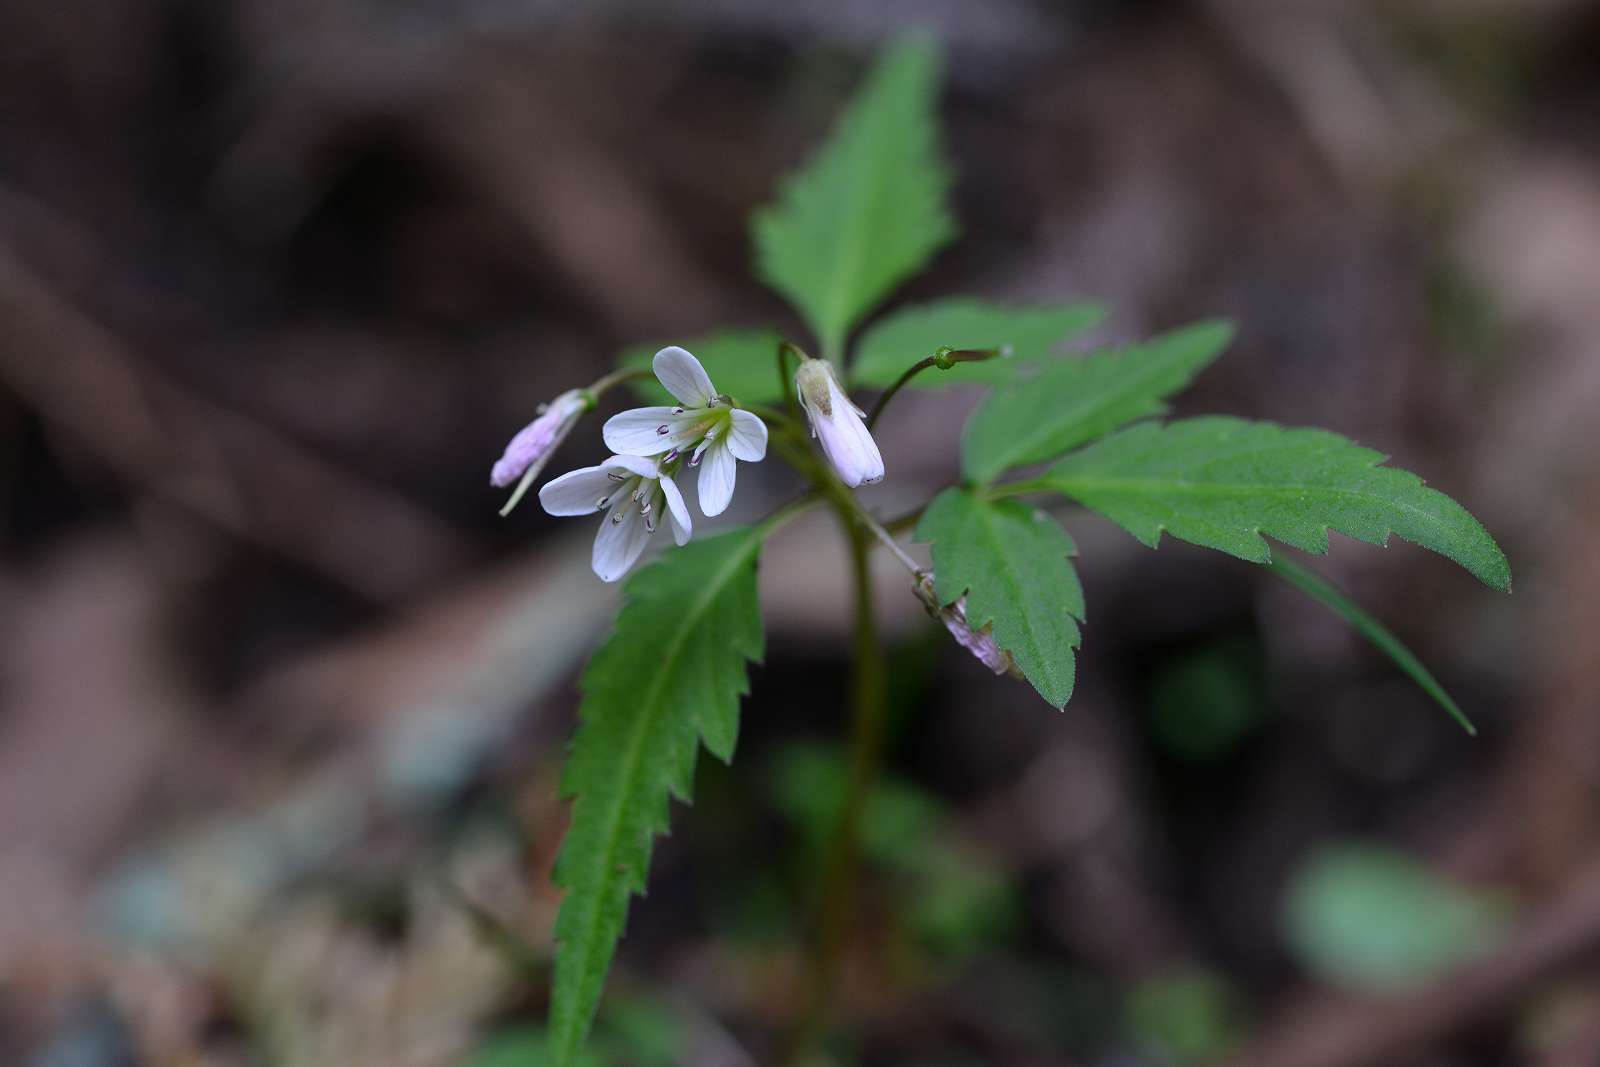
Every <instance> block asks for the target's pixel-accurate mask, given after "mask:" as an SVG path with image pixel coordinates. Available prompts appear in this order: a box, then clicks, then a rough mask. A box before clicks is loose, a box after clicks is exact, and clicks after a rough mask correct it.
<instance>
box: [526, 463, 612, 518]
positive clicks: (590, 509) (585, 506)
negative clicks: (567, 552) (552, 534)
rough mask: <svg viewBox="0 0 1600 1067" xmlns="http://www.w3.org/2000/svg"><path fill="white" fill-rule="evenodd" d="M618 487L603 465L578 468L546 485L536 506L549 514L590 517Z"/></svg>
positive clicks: (540, 491) (606, 467)
mask: <svg viewBox="0 0 1600 1067" xmlns="http://www.w3.org/2000/svg"><path fill="white" fill-rule="evenodd" d="M630 478H631V476H630ZM621 488H622V485H621V484H620V483H619V482H618V481H617V480H616V479H615V478H613V477H611V473H610V471H609V469H608V466H607V465H606V464H601V465H600V466H598V467H580V468H578V469H577V470H575V471H568V472H567V473H566V474H563V475H562V476H561V477H559V478H552V479H551V480H550V481H548V482H545V483H544V487H543V488H542V489H540V490H539V503H540V504H541V505H543V506H544V509H545V511H547V512H549V513H550V514H552V515H593V514H594V513H595V512H596V511H598V510H599V509H600V508H601V507H602V506H603V505H601V503H600V501H601V500H602V499H604V498H611V497H614V496H616V495H617V491H618V490H619V489H621Z"/></svg>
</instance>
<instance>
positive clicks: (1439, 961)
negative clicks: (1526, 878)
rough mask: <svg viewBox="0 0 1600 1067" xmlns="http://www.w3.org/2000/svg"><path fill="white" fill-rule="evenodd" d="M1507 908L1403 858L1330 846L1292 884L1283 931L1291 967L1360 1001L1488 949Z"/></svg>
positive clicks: (1377, 849)
mask: <svg viewBox="0 0 1600 1067" xmlns="http://www.w3.org/2000/svg"><path fill="white" fill-rule="evenodd" d="M1510 915H1511V907H1510V902H1509V900H1508V898H1506V897H1505V896H1503V895H1502V894H1498V893H1492V892H1485V891H1481V890H1474V889H1468V888H1466V887H1463V886H1460V885H1457V884H1456V883H1454V882H1451V881H1448V880H1446V879H1444V878H1441V877H1440V876H1438V875H1436V874H1434V873H1433V872H1432V871H1430V870H1429V869H1428V868H1427V867H1425V866H1423V865H1422V864H1421V863H1419V862H1417V861H1416V860H1414V859H1412V858H1411V857H1410V856H1408V855H1406V854H1405V853H1402V852H1398V851H1396V850H1394V849H1391V848H1387V847H1385V846H1383V845H1379V844H1374V843H1370V842H1361V841H1350V842H1340V843H1336V844H1330V845H1325V846H1323V847H1322V848H1319V849H1317V850H1316V851H1315V852H1314V853H1312V854H1311V856H1310V857H1309V858H1308V859H1307V860H1306V861H1305V863H1304V864H1303V865H1302V866H1301V867H1300V869H1299V870H1298V871H1296V872H1295V874H1294V876H1293V877H1292V879H1291V880H1290V884H1289V888H1288V893H1287V896H1286V897H1285V900H1284V911H1283V923H1284V931H1285V936H1286V937H1287V940H1288V943H1289V948H1290V950H1291V951H1292V952H1293V953H1294V955H1295V958H1296V959H1297V960H1299V962H1300V964H1301V966H1303V967H1304V968H1305V969H1306V970H1307V971H1309V972H1310V973H1311V974H1313V975H1315V976H1316V977H1317V978H1318V979H1320V980H1322V981H1324V982H1328V983H1330V984H1333V985H1337V986H1342V987H1345V988H1349V989H1352V990H1357V991H1369V992H1388V991H1394V990H1399V989H1406V988H1410V987H1414V986H1416V985H1418V984H1420V983H1423V982H1426V981H1427V980H1429V979H1431V978H1434V977H1436V976H1438V975H1439V974H1441V973H1443V972H1444V971H1446V970H1448V969H1450V968H1451V967H1453V966H1455V965H1456V964H1459V963H1461V962H1463V961H1465V960H1468V959H1471V958H1473V957H1475V956H1477V955H1479V954H1481V953H1482V952H1484V951H1485V950H1487V949H1489V948H1490V947H1492V946H1493V945H1494V944H1495V942H1496V941H1497V940H1498V938H1499V936H1500V934H1501V932H1502V930H1503V928H1504V926H1505V924H1506V921H1507V920H1508V919H1509V918H1510Z"/></svg>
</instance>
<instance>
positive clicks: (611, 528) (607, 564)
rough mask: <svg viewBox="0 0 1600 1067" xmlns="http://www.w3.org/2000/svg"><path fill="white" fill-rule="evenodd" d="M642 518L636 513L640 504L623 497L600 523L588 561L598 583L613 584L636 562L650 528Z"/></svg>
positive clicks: (648, 538) (642, 550)
mask: <svg viewBox="0 0 1600 1067" xmlns="http://www.w3.org/2000/svg"><path fill="white" fill-rule="evenodd" d="M619 516H620V517H619ZM644 518H645V517H644V516H643V515H642V514H640V513H639V505H637V504H635V503H634V502H633V501H632V500H631V499H629V498H627V497H624V498H623V499H622V500H619V501H618V502H617V503H616V504H615V505H614V506H613V507H612V509H611V510H610V511H609V512H607V514H606V517H605V518H603V519H601V520H600V532H599V533H597V534H595V538H594V554H593V556H591V557H590V562H591V564H592V566H593V567H594V572H595V574H597V575H599V576H600V580H601V581H603V582H614V581H616V580H617V579H618V578H621V577H622V576H623V575H624V574H627V573H628V569H629V568H630V567H632V566H633V565H634V564H635V563H637V562H638V561H639V556H640V554H641V553H642V552H644V546H645V545H646V544H648V543H649V541H650V529H649V527H647V526H646V525H645V523H644ZM613 519H615V520H616V521H612V520H613Z"/></svg>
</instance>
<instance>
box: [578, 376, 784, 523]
mask: <svg viewBox="0 0 1600 1067" xmlns="http://www.w3.org/2000/svg"><path fill="white" fill-rule="evenodd" d="M651 366H652V368H653V369H654V370H655V372H656V377H657V378H659V379H661V384H662V385H664V386H666V388H667V391H668V392H669V393H671V394H672V395H673V396H675V397H677V398H678V401H679V403H678V406H677V407H670V408H669V407H651V408H634V409H632V410H631V411H624V412H622V413H621V414H618V415H613V416H612V417H611V418H610V419H608V420H606V426H605V439H606V447H607V448H609V449H611V451H613V452H616V453H618V454H619V455H624V456H659V455H663V454H664V455H665V458H664V459H663V460H662V461H661V462H662V464H663V465H664V466H668V467H670V466H671V465H672V464H674V463H676V462H677V460H678V457H679V456H681V455H682V454H683V453H684V452H687V451H689V449H690V448H693V449H694V451H693V453H692V454H691V455H690V457H689V466H691V467H699V468H700V510H701V511H703V512H705V514H707V515H720V514H722V512H723V511H724V510H726V509H727V507H728V501H730V500H732V499H733V483H734V479H735V477H736V475H737V473H738V471H737V467H738V464H737V463H736V462H735V461H736V460H741V459H742V460H744V461H745V462H746V463H759V462H760V461H761V460H762V459H764V458H765V457H766V454H767V424H766V423H764V422H762V421H761V420H760V419H759V418H757V417H756V416H755V415H753V414H752V413H750V412H748V411H745V410H744V409H742V408H736V407H734V406H733V404H732V402H731V401H729V400H728V398H727V397H725V396H720V395H718V393H717V389H716V386H714V385H712V384H711V377H710V375H708V374H706V369H705V368H704V367H702V366H701V365H700V361H699V360H698V359H695V358H694V356H692V355H690V354H689V353H688V352H686V351H684V350H683V349H681V348H678V347H677V346H675V345H674V346H672V347H670V348H663V349H662V350H661V351H659V352H657V353H656V358H655V360H654V362H653V363H652V364H651Z"/></svg>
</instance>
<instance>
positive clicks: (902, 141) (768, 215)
mask: <svg viewBox="0 0 1600 1067" xmlns="http://www.w3.org/2000/svg"><path fill="white" fill-rule="evenodd" d="M938 66H939V64H938V55H937V52H936V50H935V49H934V47H933V45H932V44H931V43H930V42H929V41H927V40H925V39H920V38H919V39H915V40H912V41H907V42H905V43H902V44H900V45H898V46H896V47H894V48H892V49H890V50H889V51H888V53H886V54H885V55H884V57H883V58H882V59H881V60H879V61H878V63H877V65H876V66H875V67H874V68H873V70H872V73H871V74H870V75H869V76H868V78H867V83H866V85H865V86H864V87H863V88H862V90H861V91H860V93H858V94H857V96H856V98H855V100H854V101H853V102H852V103H851V104H850V107H849V109H848V110H847V111H846V112H845V113H844V116H843V117H842V118H841V119H840V121H839V124H838V126H837V127H835V129H834V132H833V135H832V136H831V137H830V138H829V139H828V141H827V142H826V143H825V144H824V145H823V146H822V148H821V150H820V151H819V152H818V153H817V155H816V157H815V158H814V159H812V161H811V162H810V163H809V164H808V165H807V166H806V168H805V169H804V170H802V171H800V172H799V173H798V174H796V175H794V176H793V177H791V178H790V179H789V180H788V181H787V182H786V183H785V184H784V186H783V189H782V191H781V193H780V194H779V198H778V202H777V203H776V204H774V205H771V206H769V207H767V208H764V209H762V210H761V211H760V212H758V213H757V214H756V217H755V220H754V223H753V228H754V236H755V244H756V258H757V262H756V266H757V270H758V271H759V273H760V275H761V277H762V278H763V279H765V280H766V282H767V283H768V284H770V285H771V286H772V287H773V288H774V289H777V290H778V291H779V292H780V293H782V294H783V295H784V296H786V297H788V298H789V300H790V302H791V303H793V304H794V306H795V307H797V308H799V309H800V311H801V312H802V313H803V314H804V315H805V317H806V321H807V322H808V323H810V325H811V328H812V330H814V331H815V332H816V335H817V338H818V340H819V341H820V342H821V344H822V354H823V355H825V356H828V357H830V358H833V359H835V360H837V359H839V358H840V357H841V356H842V355H843V353H844V340H845V336H846V335H847V334H848V333H849V332H850V328H851V327H852V326H854V325H855V323H856V322H857V321H858V320H859V319H860V317H861V316H862V314H864V313H865V312H866V311H867V310H868V309H869V308H871V307H872V305H874V304H875V303H877V302H878V301H879V300H880V299H882V298H883V297H884V296H885V295H887V294H888V292H889V290H891V289H893V288H894V287H895V286H896V285H898V284H899V283H900V282H901V281H903V280H904V279H905V278H906V277H907V276H908V275H910V274H912V273H913V272H914V271H916V270H917V269H918V268H919V267H921V266H922V265H923V264H924V263H926V262H927V261H928V258H929V257H930V256H932V255H933V253H934V252H935V251H936V250H938V249H939V248H940V247H941V246H942V245H944V244H945V242H947V241H949V240H950V239H951V238H952V237H954V236H955V232H956V228H955V223H954V222H953V221H952V220H951V218H950V214H949V212H948V210H947V209H946V207H945V191H946V189H947V187H948V186H949V184H950V176H949V173H948V171H947V170H946V168H945V165H944V162H943V161H942V160H941V158H940V156H939V150H938V144H937V142H938V129H937V123H936V119H935V114H934V105H935V98H936V95H937V92H938Z"/></svg>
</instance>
